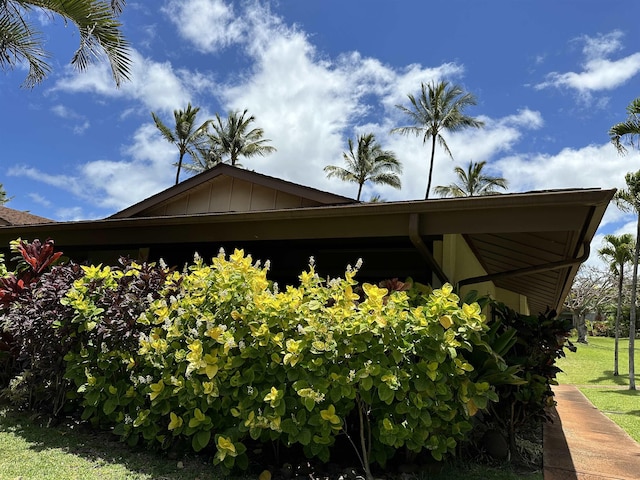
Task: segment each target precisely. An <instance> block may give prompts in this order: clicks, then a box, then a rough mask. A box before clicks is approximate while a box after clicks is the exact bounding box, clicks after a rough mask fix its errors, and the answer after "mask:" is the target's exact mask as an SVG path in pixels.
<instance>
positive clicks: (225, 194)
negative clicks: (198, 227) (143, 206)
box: [137, 176, 320, 217]
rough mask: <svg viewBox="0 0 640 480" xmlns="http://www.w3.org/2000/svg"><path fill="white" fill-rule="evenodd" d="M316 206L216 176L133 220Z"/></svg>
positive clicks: (260, 186)
mask: <svg viewBox="0 0 640 480" xmlns="http://www.w3.org/2000/svg"><path fill="white" fill-rule="evenodd" d="M318 205H320V203H319V202H316V201H314V200H310V199H308V198H304V197H301V196H299V195H293V194H290V193H287V192H283V191H280V190H276V189H274V188H270V187H266V186H264V185H259V184H256V183H253V182H248V181H245V180H240V179H238V178H233V177H226V176H220V177H215V178H213V179H211V180H210V181H209V182H207V183H204V184H202V185H200V186H198V187H196V188H193V189H191V190H189V191H188V192H186V193H184V194H182V195H179V196H176V197H174V198H171V199H170V200H167V201H166V202H164V203H162V204H160V205H157V206H154V207H152V208H149V209H148V210H145V211H143V212H141V213H139V214H137V216H141V217H153V216H165V215H192V214H199V213H214V212H251V211H260V210H276V209H287V208H299V207H314V206H318Z"/></svg>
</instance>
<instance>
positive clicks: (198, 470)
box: [0, 410, 222, 480]
mask: <svg viewBox="0 0 640 480" xmlns="http://www.w3.org/2000/svg"><path fill="white" fill-rule="evenodd" d="M39 423H40V422H39V421H38V420H37V419H33V418H29V417H27V416H26V415H23V414H14V413H13V412H11V411H10V410H0V480H5V479H7V480H9V479H20V480H27V479H34V480H36V479H38V480H75V479H78V480H94V479H95V480H133V479H139V480H152V479H154V480H156V479H163V480H178V479H185V480H196V479H200V480H213V479H219V478H222V476H221V475H220V473H219V471H217V469H216V468H214V467H213V465H211V464H209V463H207V464H205V463H204V462H203V461H202V460H198V459H195V458H184V459H181V461H180V464H179V463H178V462H179V460H170V459H168V458H166V457H162V456H159V455H155V454H149V453H146V452H139V451H138V452H136V451H132V450H131V449H128V448H127V447H125V445H124V444H121V443H119V442H117V441H113V440H114V439H115V437H113V439H112V438H110V437H109V436H108V435H104V434H93V433H91V432H88V431H84V430H83V431H79V429H78V427H77V426H76V427H75V428H74V427H73V426H66V425H65V426H58V427H46V426H42V425H40V424H39ZM81 430H82V429H81Z"/></svg>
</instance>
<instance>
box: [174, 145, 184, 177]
mask: <svg viewBox="0 0 640 480" xmlns="http://www.w3.org/2000/svg"><path fill="white" fill-rule="evenodd" d="M183 158H184V153H183V152H180V158H179V159H178V171H177V172H176V185H177V184H178V182H179V181H180V169H181V168H182V159H183Z"/></svg>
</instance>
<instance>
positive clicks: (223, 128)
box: [209, 109, 276, 165]
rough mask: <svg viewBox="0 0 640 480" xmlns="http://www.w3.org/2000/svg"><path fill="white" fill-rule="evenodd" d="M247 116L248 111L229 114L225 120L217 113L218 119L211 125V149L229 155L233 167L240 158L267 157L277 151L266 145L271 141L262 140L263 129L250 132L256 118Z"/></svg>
mask: <svg viewBox="0 0 640 480" xmlns="http://www.w3.org/2000/svg"><path fill="white" fill-rule="evenodd" d="M246 115H247V110H246V109H245V110H244V111H243V112H242V113H240V112H239V111H235V112H229V116H228V118H227V119H226V120H223V119H222V118H221V117H220V115H218V114H217V113H216V118H215V120H214V121H213V122H212V124H211V126H212V127H213V134H212V135H209V142H210V144H211V147H210V148H211V149H212V150H214V151H217V152H219V153H220V154H221V155H228V156H229V158H228V161H229V163H231V165H236V163H237V162H238V159H239V157H247V158H249V157H253V156H255V155H260V156H265V155H267V154H269V153H272V152H275V151H276V149H275V148H274V147H272V146H270V145H266V143H267V142H270V140H269V139H266V138H262V137H263V135H264V130H262V128H254V129H252V130H249V127H250V124H251V123H252V122H254V121H255V120H256V118H255V117H254V116H253V115H251V116H248V117H247V116H246Z"/></svg>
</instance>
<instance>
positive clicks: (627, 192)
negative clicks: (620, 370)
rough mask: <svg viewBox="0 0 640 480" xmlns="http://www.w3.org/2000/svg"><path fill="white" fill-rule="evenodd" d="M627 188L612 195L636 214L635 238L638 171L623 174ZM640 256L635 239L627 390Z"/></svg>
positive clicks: (631, 376)
mask: <svg viewBox="0 0 640 480" xmlns="http://www.w3.org/2000/svg"><path fill="white" fill-rule="evenodd" d="M625 181H626V183H627V188H626V189H624V190H618V191H617V192H616V195H615V197H614V199H615V202H616V204H617V205H618V208H620V209H621V210H623V211H625V212H628V211H633V212H635V213H636V215H637V220H636V224H637V227H636V238H640V171H637V172H636V173H627V174H626V175H625ZM639 258H640V242H639V241H636V245H635V248H634V253H633V274H632V276H631V314H630V315H629V390H635V389H636V378H635V350H634V348H635V338H636V311H637V305H636V299H637V289H638V259H639Z"/></svg>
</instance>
